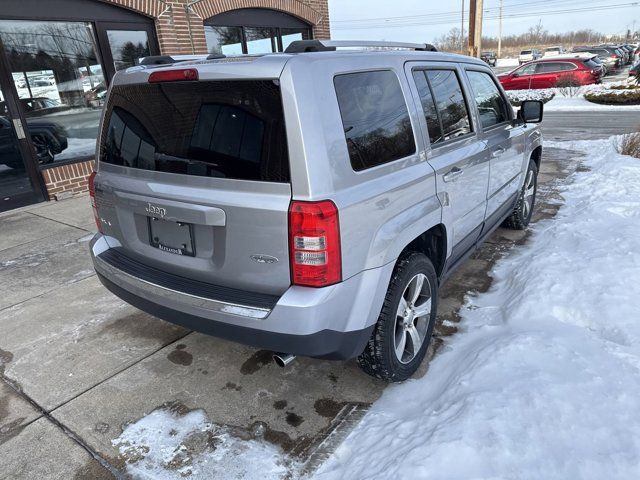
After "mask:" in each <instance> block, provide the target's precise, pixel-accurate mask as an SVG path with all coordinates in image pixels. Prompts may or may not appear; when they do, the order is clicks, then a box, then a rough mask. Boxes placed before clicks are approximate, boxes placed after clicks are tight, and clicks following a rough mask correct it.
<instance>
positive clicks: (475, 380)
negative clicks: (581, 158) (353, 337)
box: [317, 140, 640, 480]
mask: <svg viewBox="0 0 640 480" xmlns="http://www.w3.org/2000/svg"><path fill="white" fill-rule="evenodd" d="M555 146H557V147H561V148H574V149H583V150H584V151H586V152H588V153H589V155H588V157H585V158H586V160H585V163H586V165H587V166H588V167H590V169H591V171H589V172H580V173H576V174H574V175H573V176H572V182H568V183H569V184H568V185H566V186H563V187H561V193H562V195H563V197H564V198H565V204H564V205H563V206H562V207H561V209H560V211H559V213H558V215H557V216H556V217H555V218H553V219H549V220H543V221H540V222H538V223H537V224H536V225H535V226H534V227H533V234H532V237H531V238H530V239H529V241H528V243H527V244H525V245H524V246H522V247H518V248H517V250H515V251H512V252H511V254H509V255H508V256H507V257H505V258H503V259H502V260H500V261H499V262H498V263H497V264H496V266H495V267H494V270H493V271H492V275H493V277H494V283H493V285H492V287H491V289H490V290H489V291H488V292H487V293H484V294H480V295H478V296H469V297H468V298H467V302H466V306H465V308H464V309H462V311H461V312H460V313H461V316H462V321H461V325H460V327H461V331H460V332H459V333H457V334H456V335H455V336H453V337H452V338H451V339H450V340H449V341H448V343H447V344H446V345H445V347H444V348H443V350H442V351H441V352H440V353H439V354H438V355H436V357H435V359H434V360H432V362H431V365H430V367H429V370H428V372H427V374H426V375H425V376H424V377H423V378H420V379H416V380H411V381H409V382H406V383H404V384H401V385H394V386H392V387H390V388H388V389H387V390H386V391H385V393H384V394H383V396H382V398H381V399H380V400H379V401H378V402H376V403H375V404H374V406H373V407H372V409H371V410H370V412H369V413H368V414H367V415H366V416H365V418H364V420H363V421H362V422H361V424H360V425H359V426H358V427H356V429H355V430H354V432H352V434H351V435H350V436H349V437H348V438H347V440H346V441H345V443H344V444H343V445H342V446H341V447H339V448H338V450H337V452H336V453H335V454H334V456H333V457H332V458H331V459H330V460H329V462H328V463H327V464H325V466H324V467H322V468H321V470H320V472H319V473H318V475H317V478H320V479H322V480H331V479H345V478H348V479H351V480H357V479H389V478H399V479H432V478H433V479H442V478H446V479H479V478H491V479H498V478H499V479H507V478H508V479H536V480H539V479H543V478H544V479H598V480H600V479H603V478H607V479H625V480H627V479H632V478H640V415H639V413H638V412H640V307H639V306H638V303H637V302H638V299H639V298H640V160H638V159H633V158H630V157H624V156H621V155H618V154H617V153H616V152H615V151H614V149H613V147H612V144H611V141H606V140H605V141H592V142H579V143H574V144H571V143H570V142H569V143H563V144H557V145H555Z"/></svg>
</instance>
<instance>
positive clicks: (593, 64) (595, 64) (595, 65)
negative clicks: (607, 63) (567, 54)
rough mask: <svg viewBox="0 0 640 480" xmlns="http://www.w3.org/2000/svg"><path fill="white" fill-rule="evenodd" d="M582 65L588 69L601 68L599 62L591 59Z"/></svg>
mask: <svg viewBox="0 0 640 480" xmlns="http://www.w3.org/2000/svg"><path fill="white" fill-rule="evenodd" d="M582 63H584V64H585V65H586V66H587V67H588V68H598V67H599V66H600V64H599V63H598V62H596V61H594V60H593V59H591V58H590V59H588V60H584V61H583V62H582Z"/></svg>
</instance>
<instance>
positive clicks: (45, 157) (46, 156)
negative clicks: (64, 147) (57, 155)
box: [31, 135, 54, 165]
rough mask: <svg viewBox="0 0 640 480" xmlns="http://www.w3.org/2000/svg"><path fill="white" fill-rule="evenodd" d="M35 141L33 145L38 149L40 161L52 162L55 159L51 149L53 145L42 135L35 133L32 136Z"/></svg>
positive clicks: (43, 162) (37, 153)
mask: <svg viewBox="0 0 640 480" xmlns="http://www.w3.org/2000/svg"><path fill="white" fill-rule="evenodd" d="M31 140H32V142H33V146H34V147H35V149H36V155H37V157H38V161H39V162H40V163H41V164H45V165H46V164H48V163H52V162H53V160H54V156H53V152H52V151H51V145H49V142H47V140H46V139H44V138H42V137H40V136H39V135H33V136H32V137H31Z"/></svg>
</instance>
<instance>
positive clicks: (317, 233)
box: [289, 200, 342, 287]
mask: <svg viewBox="0 0 640 480" xmlns="http://www.w3.org/2000/svg"><path fill="white" fill-rule="evenodd" d="M289 261H290V264H291V282H292V283H293V284H294V285H302V286H305V287H326V286H328V285H333V284H334V283H338V282H340V281H341V280H342V256H341V253H340V224H339V221H338V208H337V207H336V205H335V204H334V203H333V202H332V201H331V200H323V201H320V202H299V201H293V202H291V206H290V207H289Z"/></svg>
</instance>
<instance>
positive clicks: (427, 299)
mask: <svg viewBox="0 0 640 480" xmlns="http://www.w3.org/2000/svg"><path fill="white" fill-rule="evenodd" d="M437 293H438V292H437V276H436V271H435V269H434V268H433V264H432V263H431V260H429V258H428V257H427V256H426V255H423V254H422V253H416V252H412V253H409V254H406V255H404V256H402V257H401V258H400V259H399V260H398V263H397V264H396V267H395V269H394V271H393V276H392V277H391V282H390V283H389V288H388V289H387V295H386V297H385V300H384V304H383V306H382V311H381V312H380V316H379V317H378V322H377V323H376V326H375V328H374V330H373V333H372V334H371V338H370V340H369V342H368V343H367V346H366V347H365V349H364V352H362V354H360V356H359V357H358V365H359V366H360V368H361V369H362V370H364V371H365V372H366V373H368V374H369V375H372V376H374V377H377V378H381V379H383V380H386V381H389V382H402V381H403V380H406V379H407V378H409V377H410V376H411V375H413V374H414V373H415V371H416V370H417V369H418V367H419V366H420V364H421V363H422V360H423V359H424V356H425V354H426V352H427V348H428V346H429V342H430V341H431V333H432V331H433V326H434V324H435V319H436V311H437V299H438V296H437Z"/></svg>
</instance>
